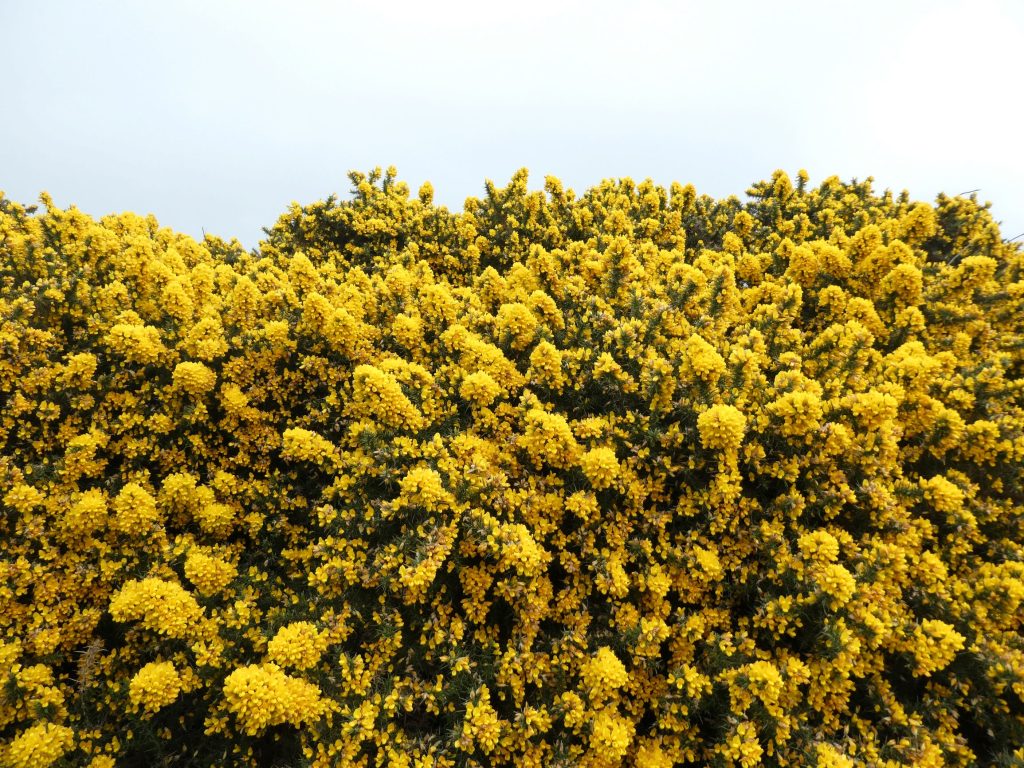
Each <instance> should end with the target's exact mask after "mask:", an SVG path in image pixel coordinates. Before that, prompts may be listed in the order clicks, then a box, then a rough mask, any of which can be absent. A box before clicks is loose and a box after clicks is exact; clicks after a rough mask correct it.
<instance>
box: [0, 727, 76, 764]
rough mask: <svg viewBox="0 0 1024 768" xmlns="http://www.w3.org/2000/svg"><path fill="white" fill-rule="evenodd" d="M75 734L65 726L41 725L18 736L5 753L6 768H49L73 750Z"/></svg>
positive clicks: (27, 729) (30, 728)
mask: <svg viewBox="0 0 1024 768" xmlns="http://www.w3.org/2000/svg"><path fill="white" fill-rule="evenodd" d="M74 740H75V732H74V731H73V730H72V729H70V728H68V727H66V726H63V725H52V724H50V723H39V724H38V725H33V726H31V727H29V728H26V729H25V730H24V731H22V732H21V733H20V734H18V736H16V737H15V738H14V739H13V740H12V741H11V743H10V744H8V745H7V748H6V750H5V751H4V767H5V768H49V766H51V765H53V764H54V763H56V762H57V761H58V760H60V759H61V758H62V757H63V756H64V755H65V754H66V753H67V752H68V750H70V749H71V746H72V744H73V743H74Z"/></svg>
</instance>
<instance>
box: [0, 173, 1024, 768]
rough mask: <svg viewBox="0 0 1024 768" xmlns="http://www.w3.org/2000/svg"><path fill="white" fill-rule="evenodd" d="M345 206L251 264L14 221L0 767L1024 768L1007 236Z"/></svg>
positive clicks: (147, 222)
mask: <svg viewBox="0 0 1024 768" xmlns="http://www.w3.org/2000/svg"><path fill="white" fill-rule="evenodd" d="M350 178H351V181H352V184H353V187H354V189H353V194H352V197H351V199H347V200H338V199H335V198H329V199H327V200H325V201H321V202H317V203H314V204H312V205H308V206H298V205H295V206H293V207H292V208H291V209H290V210H289V211H288V212H287V213H286V214H285V215H283V216H282V217H281V218H280V219H279V220H278V222H277V223H276V224H275V225H274V226H273V227H272V228H270V229H268V230H266V239H265V240H264V241H263V242H262V243H261V244H260V245H259V247H258V248H257V249H254V250H253V251H252V252H246V250H245V249H244V248H243V247H242V246H241V245H240V244H239V243H238V242H237V241H230V242H229V241H225V240H222V239H218V238H215V237H211V236H207V237H206V238H205V239H204V241H203V242H197V241H195V240H193V239H192V238H190V237H187V236H185V235H181V234H177V233H175V232H172V231H170V230H169V229H166V228H161V227H159V226H158V224H157V222H156V220H155V219H154V218H152V217H146V218H143V217H140V216H137V215H134V214H122V215H116V216H107V217H104V218H101V219H98V220H97V219H93V218H91V217H89V216H87V215H85V214H84V213H82V212H80V211H79V210H77V209H75V208H69V209H67V210H62V209H60V208H58V207H56V206H55V205H54V204H53V202H52V200H50V199H49V198H48V197H46V196H45V195H44V196H43V198H42V202H43V204H44V210H36V209H35V208H32V207H25V206H22V205H19V204H17V203H15V202H12V201H10V200H8V199H6V198H3V197H2V196H0V404H2V409H0V414H2V416H0V418H2V425H0V440H2V441H3V442H2V445H3V449H2V454H0V499H2V505H3V506H2V514H0V536H2V540H3V543H4V547H3V551H2V554H0V572H2V574H3V578H2V580H0V677H2V680H0V682H2V686H0V690H2V693H0V743H2V746H0V759H2V761H3V765H8V766H26V767H28V766H33V767H35V766H48V765H61V764H66V765H72V764H73V765H89V766H92V768H109V766H114V765H118V766H121V765H127V766H152V765H168V766H170V765H176V766H177V765H180V766H186V765H192V766H205V765H276V766H285V765H288V766H300V765H302V766H318V767H319V766H367V767H369V766H394V767H396V768H413V767H414V766H415V768H427V767H428V766H434V767H436V768H455V767H456V766H458V767H460V768H461V767H463V766H467V767H468V766H527V767H529V766H535V767H537V768H541V767H544V768H547V767H549V766H551V767H554V766H589V767H590V768H612V767H613V766H620V765H621V766H641V767H642V768H669V767H670V766H674V765H687V764H693V765H714V766H743V767H744V768H746V767H748V766H754V765H765V766H847V767H848V766H941V765H959V766H967V765H974V764H982V765H1011V764H1020V761H1024V702H1022V700H1024V636H1022V618H1024V610H1022V601H1024V536H1022V525H1024V516H1022V511H1024V494H1022V485H1021V474H1022V468H1024V401H1022V397H1024V382H1022V364H1024V253H1022V251H1021V249H1020V248H1019V247H1018V246H1017V245H1014V244H1012V243H1008V242H1004V241H1003V240H1002V239H1001V236H1000V233H999V229H998V227H997V225H996V223H995V222H994V221H993V220H992V217H991V216H990V214H989V211H988V208H987V206H984V205H980V204H978V202H977V201H976V200H975V199H974V198H964V197H946V196H942V195H940V196H939V197H938V199H937V201H936V203H935V204H934V205H928V204H924V203H915V202H912V201H911V200H910V199H909V197H908V195H907V194H906V193H904V194H902V195H900V196H894V195H892V194H891V193H889V192H885V193H883V194H876V193H875V192H874V191H872V188H871V184H870V182H859V183H858V182H852V183H842V182H840V181H839V180H838V179H837V178H834V177H833V178H829V179H826V180H825V181H824V182H822V183H821V185H820V186H818V187H817V188H811V187H809V186H808V179H807V175H806V174H805V173H803V172H801V173H800V174H798V176H797V178H796V182H795V184H794V183H793V181H792V180H791V179H790V178H789V177H788V176H787V175H786V174H785V173H783V172H781V171H779V172H776V173H775V174H774V175H773V176H772V178H771V179H770V180H767V181H763V182H759V183H757V184H754V185H753V186H752V187H751V188H750V190H749V191H748V193H747V198H746V200H744V201H741V200H740V199H739V198H736V197H730V198H727V199H724V200H715V199H712V198H710V197H708V196H705V195H698V194H697V193H696V191H695V190H694V188H693V187H692V186H682V185H679V184H672V185H671V187H670V188H668V189H665V188H663V187H660V186H657V185H655V184H653V183H652V182H650V181H644V182H642V183H639V184H637V183H634V182H633V181H632V180H630V179H619V180H609V181H605V182H602V183H601V184H599V185H598V186H596V187H594V188H591V189H588V190H587V191H586V192H585V193H584V194H583V195H582V196H579V197H577V196H576V195H575V193H574V192H573V191H572V190H567V189H564V188H563V186H562V185H561V184H560V183H559V182H558V180H556V179H554V178H552V177H548V178H547V179H546V181H545V185H544V191H536V192H531V191H529V190H528V188H527V175H526V172H525V171H520V172H518V173H516V174H515V175H514V176H513V178H512V180H511V182H510V183H509V185H508V186H506V187H505V188H504V189H498V188H496V187H495V186H494V185H492V184H490V183H488V185H487V187H486V195H485V196H484V197H483V198H482V199H475V198H470V199H469V200H467V201H466V205H465V209H464V211H462V212H458V213H456V212H452V211H449V210H448V209H447V208H445V207H442V206H439V205H437V204H435V203H434V201H433V192H432V189H431V187H430V186H429V185H424V186H423V187H422V188H421V189H420V190H419V192H418V195H417V196H415V197H414V196H412V195H411V194H410V190H409V188H408V186H407V185H406V184H404V183H403V182H401V181H399V180H398V179H397V176H396V172H395V171H394V170H393V169H388V170H387V171H386V172H383V173H382V172H381V171H380V170H374V171H373V172H371V173H369V174H361V173H353V174H350Z"/></svg>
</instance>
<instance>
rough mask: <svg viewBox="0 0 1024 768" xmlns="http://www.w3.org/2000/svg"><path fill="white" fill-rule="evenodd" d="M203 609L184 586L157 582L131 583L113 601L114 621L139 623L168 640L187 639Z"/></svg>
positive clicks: (150, 579) (149, 580) (111, 612)
mask: <svg viewBox="0 0 1024 768" xmlns="http://www.w3.org/2000/svg"><path fill="white" fill-rule="evenodd" d="M202 612H203V609H202V608H201V607H200V606H199V604H198V603H197V602H196V599H195V598H194V597H193V596H192V595H191V594H190V593H189V592H188V591H187V590H185V589H184V588H182V587H181V585H179V584H176V583H174V582H172V581H164V580H163V579H158V578H146V579H142V580H141V581H139V580H135V579H132V580H131V581H128V582H126V583H125V585H124V586H123V587H121V589H120V590H118V592H117V593H116V594H115V595H114V597H113V599H112V600H111V601H110V615H111V617H113V619H114V621H120V622H129V621H138V622H139V623H140V624H141V625H142V626H143V627H145V628H146V629H149V630H152V631H153V632H156V633H158V634H161V635H168V636H169V637H178V638H183V637H185V636H186V635H187V634H188V632H189V629H190V628H191V627H192V625H193V624H194V623H195V622H196V621H197V620H198V619H199V618H200V616H201V615H202Z"/></svg>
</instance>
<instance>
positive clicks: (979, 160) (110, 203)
mask: <svg viewBox="0 0 1024 768" xmlns="http://www.w3.org/2000/svg"><path fill="white" fill-rule="evenodd" d="M492 6H493V7H492ZM1022 41H1024V2H1021V1H1020V0H902V1H901V0H887V1H882V0H858V2H843V3H838V2H836V3H832V2H820V0H815V1H813V2H812V1H810V0H808V1H806V2H786V0H780V1H779V2H774V3H765V2H763V0H743V1H738V0H732V1H731V2H720V3H719V2H711V0H708V1H707V2H689V1H686V0H683V1H678V2H670V1H669V0H632V1H631V2H624V1H620V2H602V1H601V0H564V1H560V0H517V2H515V3H494V4H488V3H481V2H469V1H468V0H454V1H452V0H435V1H434V2H428V3H424V2H376V3H373V2H363V3H354V2H326V1H317V0H289V2H284V1H283V0H282V1H280V2H270V1H269V0H177V1H174V2H163V3H149V2H114V1H113V0H92V1H90V2H82V1H81V0H77V1H76V0H48V1H47V2H44V3H36V2H18V1H16V0H0V49H2V50H3V51H4V53H5V56H4V61H5V76H4V83H3V89H2V95H0V109H2V113H0V115H2V119H0V190H4V191H5V192H6V194H7V195H8V196H9V197H12V198H14V199H16V200H19V201H22V202H32V201H34V200H35V199H36V198H37V196H38V194H39V192H40V191H41V190H47V191H49V192H50V193H51V194H52V195H53V196H54V198H55V200H56V201H57V203H58V204H60V205H69V204H72V203H74V204H76V205H78V206H79V207H80V208H81V209H83V210H85V211H87V212H89V213H92V214H94V215H101V214H104V213H109V212H114V211H123V210H133V211H136V212H139V213H150V212H151V213H154V214H156V216H157V217H158V218H159V219H160V221H161V223H163V224H165V225H168V226H171V227H174V228H175V229H178V230H181V231H184V232H188V233H190V234H193V235H196V236H201V234H202V231H203V230H204V229H205V230H206V231H207V232H211V233H215V234H218V235H221V236H224V237H232V236H235V237H238V238H239V239H240V240H241V241H242V242H243V243H245V244H246V245H247V246H249V247H252V246H254V245H255V244H256V243H257V241H258V240H259V238H260V237H261V236H262V232H261V227H263V226H270V225H271V224H272V223H273V222H274V221H275V219H276V218H277V216H278V215H279V214H280V213H282V212H283V211H284V210H285V208H286V207H287V205H288V203H289V202H291V201H292V200H298V201H300V202H303V203H306V202H311V201H313V200H316V199H319V198H322V197H324V196H326V195H328V194H330V193H332V192H335V193H338V194H339V195H341V196H343V197H347V196H348V194H349V187H350V183H349V181H348V179H347V177H346V173H347V172H348V171H349V170H352V169H356V170H369V169H370V168H372V167H373V166H376V165H380V166H387V165H391V164H393V165H396V166H397V167H398V171H399V175H400V176H401V177H402V178H403V179H405V180H406V181H408V182H409V183H410V186H411V187H412V189H413V191H415V189H416V188H417V187H418V185H419V184H420V183H421V182H422V181H423V180H424V179H430V180H431V181H432V182H433V184H434V187H435V190H436V196H437V199H438V200H439V201H440V202H441V203H444V204H446V205H448V206H450V207H452V208H455V209H459V210H461V208H462V202H463V200H464V199H465V198H466V197H467V196H469V195H480V194H482V190H483V183H484V179H485V178H490V179H493V180H494V181H495V182H496V183H497V184H499V185H503V184H504V183H506V182H507V181H508V178H509V177H510V176H511V174H512V172H513V171H515V170H516V169H517V168H520V167H523V166H525V167H527V168H529V169H530V172H531V186H533V187H536V188H539V187H540V186H541V185H542V183H543V177H544V175H545V174H554V175H556V176H559V177H560V178H561V179H562V180H563V181H564V182H565V183H566V184H567V185H568V186H572V187H573V188H575V189H576V190H577V191H582V190H583V189H584V188H585V187H587V186H589V185H591V184H594V183H596V182H598V181H599V180H601V179H602V178H607V177H618V176H632V177H633V178H634V179H637V180H639V179H643V178H646V177H651V178H653V179H654V180H655V181H656V182H658V183H661V184H668V183H670V182H671V181H673V180H677V181H681V182H693V183H694V184H695V185H696V186H697V188H698V190H699V191H701V192H707V193H709V194H712V195H716V196H725V195H728V194H737V195H740V196H742V194H743V192H744V191H745V190H746V188H747V187H748V185H749V184H750V183H751V182H753V181H756V180H758V179H762V178H766V177H767V176H769V175H770V174H771V172H772V171H773V170H774V169H775V168H783V169H785V170H787V171H789V172H790V173H791V174H795V172H796V171H797V170H798V169H800V168H806V169H807V170H808V171H809V172H810V174H811V181H812V183H817V182H819V181H821V179H823V178H824V177H826V176H829V175H832V174H837V175H839V176H840V177H842V178H843V179H850V178H853V177H856V178H859V179H863V178H865V177H867V176H874V177H875V179H876V187H877V188H878V189H879V190H881V189H883V188H885V187H890V188H892V189H893V190H894V191H897V192H898V191H900V190H902V189H904V188H906V189H908V190H909V191H910V193H911V194H912V195H913V196H914V198H916V199H922V200H929V201H930V200H932V199H934V196H935V194H936V193H937V192H939V191H946V192H948V193H950V194H956V193H959V192H963V191H966V190H971V189H980V192H979V198H980V199H982V200H991V201H992V202H993V213H994V215H995V216H996V218H997V219H999V220H1001V221H1003V235H1004V237H1007V238H1008V237H1012V236H1014V235H1017V234H1019V233H1022V232H1024V148H1022V147H1021V142H1020V139H1019V136H1020V135H1021V133H1022V132H1024V131H1022V126H1024V120H1022V117H1024V100H1022V99H1021V91H1020V87H1021V82H1022V75H1024V57H1022V56H1021V43H1022Z"/></svg>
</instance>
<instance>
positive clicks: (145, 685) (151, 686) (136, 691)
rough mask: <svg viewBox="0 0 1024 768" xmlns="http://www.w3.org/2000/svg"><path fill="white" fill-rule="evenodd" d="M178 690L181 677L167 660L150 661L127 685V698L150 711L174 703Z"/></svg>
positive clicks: (179, 689) (179, 690)
mask: <svg viewBox="0 0 1024 768" xmlns="http://www.w3.org/2000/svg"><path fill="white" fill-rule="evenodd" d="M180 692H181V678H180V677H178V670H176V669H175V668H174V664H172V663H171V662H169V661H154V662H150V663H149V664H147V665H146V666H144V667H143V668H142V669H140V670H139V671H138V672H137V673H136V675H135V677H133V678H132V680H131V683H130V684H129V685H128V698H129V699H131V702H132V704H134V705H135V706H137V707H140V708H141V709H143V710H145V711H146V712H150V713H152V712H156V711H157V710H159V709H162V708H163V707H166V706H167V705H168V704H172V703H174V700H175V699H177V698H178V694H179V693H180Z"/></svg>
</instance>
